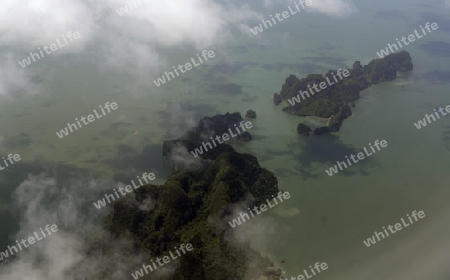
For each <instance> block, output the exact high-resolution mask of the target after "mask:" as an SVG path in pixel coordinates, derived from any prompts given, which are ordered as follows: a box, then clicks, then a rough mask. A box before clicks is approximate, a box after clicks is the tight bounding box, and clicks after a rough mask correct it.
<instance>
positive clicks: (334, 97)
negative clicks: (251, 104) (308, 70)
mask: <svg viewBox="0 0 450 280" xmlns="http://www.w3.org/2000/svg"><path fill="white" fill-rule="evenodd" d="M412 69H413V64H412V61H411V56H410V54H409V53H408V52H407V51H401V52H398V53H393V54H390V55H388V56H386V57H384V58H381V59H374V60H372V61H371V62H370V63H369V64H367V65H364V66H362V65H361V63H360V62H359V61H355V63H354V64H353V67H352V68H351V69H348V71H349V72H350V75H349V76H348V77H344V78H343V79H341V80H336V79H334V76H335V75H336V74H335V73H336V72H337V71H333V70H329V71H328V72H327V73H326V74H325V76H322V75H320V74H310V75H308V76H307V77H306V78H302V79H301V80H299V79H298V78H297V77H296V76H295V75H290V76H289V77H288V78H286V81H285V83H284V84H283V85H282V87H281V91H280V93H279V94H278V93H275V94H274V96H273V101H274V103H275V104H276V105H278V104H280V103H281V102H282V101H283V100H291V99H292V98H295V97H296V96H297V97H298V94H299V92H300V91H307V90H308V89H309V87H308V86H311V85H313V84H316V85H319V84H320V83H327V85H329V86H327V87H326V88H324V89H322V90H321V91H320V92H318V93H315V94H310V96H309V97H307V98H304V99H303V100H301V101H300V102H298V103H296V104H294V105H288V106H286V107H284V108H283V111H285V112H288V113H289V114H293V115H297V116H317V117H321V118H329V123H328V125H327V126H324V127H319V128H316V129H315V130H314V131H312V129H311V128H310V127H308V126H306V125H304V124H302V123H300V124H299V125H298V127H297V132H298V134H303V135H309V134H310V133H311V132H313V133H314V134H316V135H320V134H324V133H328V132H335V131H339V128H340V126H341V123H342V121H343V120H344V119H346V118H347V117H349V116H351V114H352V110H351V108H350V106H354V104H353V103H352V102H354V101H356V100H357V99H358V98H359V95H360V93H361V91H363V90H365V89H367V88H368V87H370V86H371V85H374V84H378V83H381V82H385V81H392V80H394V79H395V78H396V77H397V71H400V72H408V71H411V70H412ZM329 81H333V84H332V85H330V83H329ZM305 96H306V95H305ZM349 103H350V105H349Z"/></svg>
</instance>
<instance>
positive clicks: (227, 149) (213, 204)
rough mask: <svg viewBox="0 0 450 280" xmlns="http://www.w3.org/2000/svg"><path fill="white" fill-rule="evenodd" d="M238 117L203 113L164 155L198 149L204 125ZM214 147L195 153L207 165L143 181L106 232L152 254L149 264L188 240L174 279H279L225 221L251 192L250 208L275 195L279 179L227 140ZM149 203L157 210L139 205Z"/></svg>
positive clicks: (118, 206)
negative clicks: (152, 182) (189, 246)
mask: <svg viewBox="0 0 450 280" xmlns="http://www.w3.org/2000/svg"><path fill="white" fill-rule="evenodd" d="M239 118H240V115H239V117H237V116H236V115H234V114H231V115H229V114H227V115H221V117H217V116H215V117H213V118H204V119H202V120H201V121H200V123H199V125H198V126H197V128H195V129H192V130H190V131H189V132H187V133H186V134H185V135H184V136H183V137H182V139H183V140H172V141H166V142H165V143H164V147H165V148H164V149H165V150H164V153H165V154H166V155H170V154H171V153H172V149H173V148H174V147H175V146H176V145H184V144H187V145H192V146H196V145H198V144H199V143H198V141H200V140H201V138H200V137H199V135H200V134H201V133H205V132H206V131H205V130H207V129H206V127H209V128H212V129H218V128H220V127H222V129H225V128H227V127H228V126H229V125H230V124H231V122H236V121H239ZM176 141H178V142H176ZM213 150H214V151H215V152H214V153H211V154H209V155H203V156H202V157H199V158H197V159H198V160H199V161H205V159H207V161H208V163H207V164H206V166H205V167H204V168H203V169H202V170H195V171H192V170H189V169H184V168H183V169H182V170H178V171H175V172H173V173H172V174H171V175H170V176H169V178H168V179H167V182H166V183H165V184H164V185H161V186H155V185H146V186H142V187H140V188H139V189H137V190H135V198H133V197H132V196H127V197H124V198H123V199H121V200H118V201H116V202H115V203H114V204H112V207H113V211H111V213H110V214H109V215H108V216H107V218H106V219H105V221H104V227H105V229H106V230H108V231H109V232H110V233H111V236H112V238H113V239H114V238H120V237H125V236H126V237H127V239H129V240H131V241H133V243H134V244H135V250H136V252H139V253H143V254H144V255H148V259H147V260H146V261H147V262H146V264H148V263H149V261H150V257H153V258H154V257H155V256H161V255H164V254H167V253H168V252H169V251H170V250H171V249H172V248H174V247H175V246H179V245H180V244H181V243H185V244H187V243H191V244H192V245H193V247H194V250H193V251H192V252H188V253H186V254H185V255H182V256H181V257H180V258H178V259H177V260H174V261H173V262H178V264H179V266H178V268H177V269H176V270H175V272H174V274H173V275H172V276H171V277H170V278H169V279H180V280H181V279H205V280H206V279H208V280H209V279H216V280H221V279H223V280H225V279H258V277H259V276H260V275H265V276H266V277H268V276H269V275H272V278H270V279H279V278H276V277H278V276H280V275H281V270H279V269H276V268H274V267H273V263H272V262H271V261H270V260H269V259H267V258H265V257H262V256H261V254H260V253H258V252H256V251H254V250H253V249H252V248H251V247H250V246H249V244H247V243H239V244H238V243H234V241H231V240H233V239H231V238H230V236H231V234H232V231H233V230H236V229H233V228H231V227H230V226H229V225H228V221H229V220H230V219H231V217H228V218H227V216H228V215H230V214H231V211H232V209H231V205H232V204H234V203H238V202H243V201H245V200H246V198H247V196H248V195H249V194H251V195H252V196H253V198H254V201H253V203H252V205H250V207H253V205H260V204H261V203H263V202H265V200H266V199H269V198H271V195H273V194H276V193H278V182H277V178H276V177H275V176H274V175H273V173H272V172H270V171H268V170H266V169H264V168H262V167H260V165H259V164H258V160H257V159H256V157H254V156H252V155H249V154H239V153H237V152H236V151H234V149H233V148H232V147H231V146H229V145H227V144H221V145H219V146H218V147H217V148H215V149H213ZM189 156H190V157H192V156H191V155H189ZM192 158H193V157H192ZM149 200H150V201H151V204H152V210H147V211H145V210H141V208H140V207H139V204H145V202H146V201H147V202H148V201H149ZM232 217H233V218H234V216H232ZM249 222H250V221H248V222H247V223H249ZM146 277H148V278H146ZM152 277H154V276H152V275H151V274H149V275H148V276H145V277H143V278H142V279H155V278H152ZM267 279H268V278H267Z"/></svg>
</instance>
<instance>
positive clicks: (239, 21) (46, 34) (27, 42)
mask: <svg viewBox="0 0 450 280" xmlns="http://www.w3.org/2000/svg"><path fill="white" fill-rule="evenodd" d="M347 1H348V0H313V5H312V6H311V7H310V8H311V9H312V10H314V11H317V12H320V13H325V14H328V15H332V16H344V15H347V14H349V13H351V12H354V11H355V10H356V8H355V7H354V5H353V4H351V3H350V2H347ZM129 2H132V1H123V0H110V1H100V0H71V1H59V0H35V1H16V0H4V1H3V2H2V5H1V6H0V19H1V24H0V60H2V61H3V62H4V61H6V63H2V64H1V66H0V74H2V73H3V74H4V75H2V76H1V77H0V95H5V94H6V93H8V94H11V93H12V92H14V91H16V92H17V91H22V92H31V93H37V92H38V90H37V89H36V88H35V87H34V85H33V84H32V83H30V82H29V81H30V78H29V77H35V76H36V75H37V74H38V72H37V71H39V70H42V69H41V68H40V67H41V66H43V67H47V66H49V64H46V63H49V61H50V60H52V61H54V59H55V58H56V59H58V56H60V55H61V54H67V53H72V54H75V55H80V56H81V55H86V54H87V55H89V52H92V54H93V55H94V56H93V57H95V61H96V63H97V64H98V65H99V67H100V68H102V67H103V69H105V68H106V67H109V68H114V69H119V70H121V71H127V73H132V72H130V71H128V70H129V69H130V68H133V70H134V71H136V70H137V71H138V73H139V75H140V77H138V78H140V79H141V80H144V81H148V80H152V78H156V76H159V74H160V73H159V72H160V71H161V70H163V69H164V68H166V67H167V66H170V65H168V64H167V63H166V61H167V57H164V56H163V55H161V53H160V51H159V50H161V49H167V48H194V49H196V50H198V51H200V50H204V49H208V48H212V47H215V46H220V45H226V44H227V42H232V41H233V38H235V35H236V34H244V35H246V36H248V35H251V34H249V28H247V27H248V26H247V25H248V24H249V23H248V22H249V21H254V20H258V21H259V20H261V19H262V18H263V14H265V12H264V13H262V12H261V11H258V10H257V9H258V8H256V7H255V6H254V5H250V4H246V3H242V2H240V1H230V2H225V3H224V2H222V1H221V2H219V1H218V0H171V1H160V0H149V1H147V2H146V1H141V4H140V5H139V6H138V7H137V8H134V9H132V10H130V11H129V12H128V13H125V14H124V15H123V16H119V15H118V13H117V12H116V10H118V9H120V8H121V7H122V6H124V5H128V3H129ZM136 2H138V1H136ZM261 4H262V5H265V6H266V8H267V7H269V6H270V8H272V6H273V5H274V4H280V5H281V4H286V6H288V5H290V4H292V0H291V1H286V0H265V2H264V3H261ZM259 6H261V5H259ZM69 31H73V32H75V31H78V32H79V33H80V35H81V38H79V39H76V40H75V41H74V42H70V43H69V44H68V45H67V46H65V47H63V48H61V49H58V50H57V51H55V52H54V53H53V52H52V53H51V54H49V55H48V56H50V55H51V56H52V57H51V58H48V60H47V58H45V57H44V58H41V59H40V60H39V61H36V62H32V65H31V66H28V67H26V68H21V67H20V66H19V65H18V63H17V61H19V60H20V61H22V59H24V58H26V57H27V56H28V55H29V53H30V52H37V51H38V49H37V48H38V47H41V48H42V47H43V46H45V45H46V46H49V45H50V44H52V43H55V42H56V39H61V38H62V35H66V34H67V33H68V32H69ZM86 52H87V53H86ZM193 52H195V50H194V51H193ZM35 64H36V65H35ZM52 66H53V65H52ZM111 66H113V67H111ZM114 66H119V67H114ZM52 69H53V68H52ZM52 71H58V70H57V69H53V70H52ZM41 72H43V71H41ZM17 89H19V90H17Z"/></svg>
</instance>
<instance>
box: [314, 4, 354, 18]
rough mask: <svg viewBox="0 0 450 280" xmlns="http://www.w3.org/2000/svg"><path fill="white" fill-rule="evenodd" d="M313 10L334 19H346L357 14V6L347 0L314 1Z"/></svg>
mask: <svg viewBox="0 0 450 280" xmlns="http://www.w3.org/2000/svg"><path fill="white" fill-rule="evenodd" d="M312 3H313V4H312V6H310V7H309V8H308V9H311V10H313V11H315V12H319V13H323V14H326V15H330V16H334V17H345V16H348V15H350V14H353V13H355V12H357V8H356V6H355V5H354V4H353V3H352V2H350V1H347V0H312Z"/></svg>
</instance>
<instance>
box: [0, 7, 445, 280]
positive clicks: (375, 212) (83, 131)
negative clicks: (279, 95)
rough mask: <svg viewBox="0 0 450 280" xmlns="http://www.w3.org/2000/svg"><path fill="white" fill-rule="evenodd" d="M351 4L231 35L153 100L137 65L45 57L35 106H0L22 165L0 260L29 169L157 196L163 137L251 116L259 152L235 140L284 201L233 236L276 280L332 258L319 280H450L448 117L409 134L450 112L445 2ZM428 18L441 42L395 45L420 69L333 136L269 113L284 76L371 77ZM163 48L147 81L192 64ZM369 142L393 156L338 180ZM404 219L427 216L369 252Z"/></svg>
mask: <svg viewBox="0 0 450 280" xmlns="http://www.w3.org/2000/svg"><path fill="white" fill-rule="evenodd" d="M313 1H314V0H313ZM356 4H357V8H358V12H357V13H355V14H353V15H351V16H347V17H344V18H333V17H329V16H327V15H322V14H317V13H305V12H302V13H301V14H298V15H295V16H292V17H291V18H289V19H287V20H286V21H285V22H281V23H278V24H277V25H276V26H273V27H271V28H269V29H267V30H265V31H264V32H263V33H262V34H259V35H255V36H248V37H247V36H242V35H241V36H236V37H235V40H234V41H229V42H227V44H220V45H217V46H215V47H211V48H210V49H213V50H214V51H215V54H216V57H215V58H214V59H212V60H210V61H208V62H205V63H204V64H203V65H201V66H199V67H197V68H194V69H193V70H191V71H188V72H187V73H185V74H182V75H180V77H177V78H176V79H173V80H172V81H170V82H168V83H167V84H165V85H162V86H161V87H159V88H157V87H156V86H155V85H154V84H153V83H152V82H151V81H152V80H153V79H148V78H147V77H148V76H149V74H150V73H149V72H147V70H146V69H141V68H139V65H134V66H136V67H132V66H131V67H129V66H127V67H126V68H125V67H124V69H121V68H120V65H119V66H117V65H114V64H111V65H110V66H109V67H100V66H98V65H97V63H96V59H95V58H96V56H97V55H98V53H99V49H97V48H96V47H95V46H93V47H92V48H91V49H90V48H87V49H86V52H84V53H81V54H70V55H67V57H66V61H65V63H61V60H60V58H54V57H48V58H46V59H47V61H46V63H45V64H44V63H40V64H38V63H36V65H33V66H32V67H36V68H38V69H39V70H40V71H39V73H41V74H40V75H39V76H40V78H42V80H41V79H39V78H37V79H36V86H39V87H41V88H42V90H40V93H39V94H36V95H28V94H26V93H23V94H22V95H14V96H13V97H9V96H2V97H0V112H1V113H0V114H1V116H0V135H1V136H2V137H3V138H2V139H3V140H2V142H1V144H2V146H1V152H2V155H7V154H9V153H13V154H14V153H19V154H20V155H21V157H22V161H21V162H20V163H19V164H16V165H13V166H11V167H8V169H6V170H4V171H2V174H0V180H1V182H2V184H1V185H0V219H1V221H2V227H1V229H0V250H1V248H4V247H6V246H7V245H9V244H12V243H11V242H13V240H11V239H9V236H10V235H11V234H14V233H15V232H17V230H18V229H19V228H20V227H19V220H18V214H17V213H15V208H14V205H13V204H12V200H11V195H12V193H13V192H14V190H15V188H16V187H17V186H19V184H20V183H21V182H22V181H24V180H25V179H26V178H27V176H28V174H29V173H32V174H34V175H38V174H39V173H40V172H42V171H48V170H52V172H53V174H52V175H53V176H56V177H57V179H58V182H59V183H61V184H64V183H67V182H70V181H71V180H76V179H77V178H78V176H79V174H84V176H86V177H89V178H93V179H96V180H113V181H121V182H128V181H130V180H131V179H133V178H134V177H135V175H137V174H142V173H143V172H154V173H155V175H156V178H157V180H156V183H158V184H162V183H163V182H164V181H165V179H166V178H167V175H168V174H170V166H168V165H166V164H165V163H164V161H163V157H162V142H163V141H164V140H168V139H174V138H177V137H178V136H180V135H182V134H183V133H184V132H185V131H186V130H187V129H188V128H190V127H192V126H194V125H195V124H196V123H197V122H198V120H199V119H200V118H201V117H204V116H213V115H215V114H224V113H226V112H235V111H237V112H241V114H242V115H244V114H245V112H246V111H247V110H248V109H253V110H255V111H256V113H257V118H256V119H255V120H254V121H252V122H253V128H252V130H251V131H250V132H251V134H252V135H253V137H254V141H250V142H245V143H243V142H236V141H234V142H233V141H229V143H230V144H231V145H233V147H235V148H236V149H237V150H238V151H239V152H245V153H250V154H253V155H255V156H256V157H257V158H258V161H259V163H260V165H261V166H262V167H264V168H266V169H268V170H270V171H272V172H274V173H275V175H276V176H277V178H278V181H279V186H280V189H283V190H285V191H288V192H289V193H290V194H291V199H289V200H287V201H286V202H284V203H283V204H282V205H280V206H279V207H277V208H275V209H274V210H273V211H271V212H270V213H266V215H265V216H264V217H258V218H257V219H255V220H251V221H249V222H247V223H246V224H245V226H242V227H243V229H240V230H242V231H243V234H244V232H245V235H247V236H248V235H250V236H252V237H254V238H253V245H254V247H255V248H256V249H257V250H259V251H261V252H262V253H263V254H265V255H268V256H269V257H270V258H271V259H272V260H273V261H274V262H275V263H276V264H277V265H279V266H281V267H282V268H283V269H284V270H285V271H286V275H285V277H287V278H289V279H290V277H291V276H294V277H296V276H297V275H298V274H300V273H302V271H303V269H308V267H309V265H313V264H314V263H316V262H326V263H327V264H328V266H329V268H328V270H326V271H325V272H322V273H321V274H319V275H317V276H315V277H314V279H318V280H319V279H337V280H341V279H342V280H344V279H345V280H349V279H350V280H353V279H355V280H359V279H368V280H370V279H387V280H391V279H392V280H394V279H395V280H403V279H408V280H411V279H437V280H441V279H442V280H445V279H449V277H450V270H449V268H448V266H447V265H446V263H445V262H444V261H443V260H448V258H449V257H450V253H449V252H450V250H449V248H450V241H449V239H448V236H449V233H450V226H449V225H448V222H446V221H448V219H449V217H450V205H449V204H448V203H447V201H448V197H449V194H450V189H449V188H448V181H449V179H450V174H449V172H448V166H449V164H450V117H442V118H441V119H439V120H437V121H436V122H433V123H431V124H429V125H427V126H426V127H424V128H422V129H420V130H418V129H417V128H416V127H415V126H414V125H413V123H415V122H417V121H418V120H420V119H423V117H424V115H425V114H431V113H432V111H433V109H435V108H438V107H445V106H446V105H450V98H449V90H450V86H449V83H450V80H449V78H448V77H449V76H450V75H449V70H448V65H449V63H450V55H449V52H448V50H442V49H440V48H438V47H436V42H438V41H444V42H446V43H450V41H449V37H448V35H449V32H450V20H449V18H448V11H449V9H446V10H444V4H443V3H442V2H441V1H436V2H432V3H429V2H425V1H415V0H414V1H394V3H392V2H390V1H378V2H377V3H373V2H372V1H368V0H365V1H361V2H358V3H356ZM286 7H287V6H286V5H285V4H279V5H275V6H273V7H272V8H271V9H272V10H273V11H277V12H278V11H283V10H286ZM263 14H265V13H263ZM267 16H268V15H267ZM266 18H267V17H266ZM427 21H430V22H437V23H438V24H439V30H437V31H434V32H432V33H431V34H429V35H427V36H426V37H424V38H421V39H420V40H417V41H416V42H413V43H411V44H410V45H409V46H407V47H405V48H404V50H407V51H408V52H410V54H411V57H412V62H413V64H414V70H413V71H412V72H411V73H408V74H406V75H399V77H398V78H397V79H396V80H395V81H393V82H388V83H382V84H378V85H375V86H373V87H371V88H369V89H368V90H366V91H364V92H363V93H362V95H361V98H360V99H359V100H358V101H357V102H356V108H352V112H353V115H352V116H351V117H350V118H348V119H346V120H345V121H344V122H343V125H342V127H341V130H340V131H339V132H337V133H333V134H330V135H322V136H310V137H303V136H299V135H297V134H296V131H295V129H296V126H297V124H298V123H299V122H302V121H303V122H305V123H317V122H321V120H317V119H315V118H302V117H296V116H291V115H288V114H286V113H284V112H282V107H283V106H286V105H288V103H284V105H283V104H280V105H278V106H275V105H273V102H272V95H273V93H274V92H279V91H280V90H281V85H282V84H283V83H284V80H285V79H286V77H288V76H289V75H290V74H295V75H296V76H297V77H299V78H301V77H305V76H306V75H308V74H310V73H320V74H325V72H326V71H327V70H329V69H339V68H350V67H351V66H352V64H353V62H354V61H355V60H359V61H361V63H362V64H363V65H365V64H367V63H369V61H370V60H371V59H375V58H377V57H376V52H377V51H379V50H380V49H382V48H385V47H386V45H387V44H388V43H394V42H395V38H398V37H399V36H407V35H409V34H411V33H412V32H413V30H414V29H418V28H419V25H420V24H422V25H423V24H425V23H426V22H427ZM255 24H259V22H255ZM253 26H254V25H253ZM253 26H251V27H253ZM163 52H164V54H166V55H167V57H168V58H169V59H168V61H167V67H165V68H164V67H163V68H161V69H163V71H160V72H157V73H156V74H155V75H156V76H158V75H159V76H160V75H162V74H163V72H164V71H165V70H169V69H171V66H172V65H178V64H182V63H185V62H188V61H190V59H191V57H194V56H195V54H196V53H197V52H196V50H195V49H190V48H178V49H171V50H166V51H163ZM38 62H42V61H38ZM156 76H155V77H156ZM431 77H432V78H431ZM107 101H109V102H116V103H117V104H118V106H119V109H118V110H116V111H113V112H112V113H110V114H109V115H108V117H106V116H105V117H104V118H102V119H99V120H96V121H95V122H93V123H91V124H90V125H89V126H83V127H82V128H80V129H79V130H78V131H75V132H73V133H71V134H69V135H68V136H67V137H65V138H63V139H59V138H58V137H57V136H56V134H55V132H56V131H59V130H60V129H63V128H64V127H65V126H66V125H67V123H68V122H71V123H72V122H74V119H75V118H76V117H78V118H79V117H80V116H86V115H88V114H90V112H92V110H93V109H96V108H98V106H99V105H103V104H104V103H105V102H107ZM322 121H323V120H322ZM375 140H386V141H387V142H388V147H387V148H384V149H382V150H381V151H379V152H377V153H375V154H373V155H371V156H370V157H368V158H366V159H365V160H363V161H361V162H360V163H358V164H355V165H352V166H351V167H349V168H347V169H346V170H345V171H340V172H339V173H338V174H337V175H334V176H332V177H330V176H328V175H327V174H326V173H325V169H328V168H329V167H331V166H333V165H334V164H336V161H337V160H340V161H342V160H343V159H344V157H345V156H348V155H350V154H356V153H358V152H360V151H362V149H363V148H364V147H368V145H369V143H373V142H374V141H375ZM95 199H96V198H95V197H93V198H92V200H95ZM413 210H417V211H419V210H423V211H424V212H425V213H426V217H425V218H424V219H421V220H419V221H418V222H416V223H414V224H413V225H411V226H410V227H408V228H405V229H403V230H402V231H400V232H398V233H396V234H393V235H392V236H390V237H388V238H386V239H385V240H382V241H380V242H377V243H376V244H375V245H373V246H371V247H370V248H367V247H366V246H365V245H364V244H363V240H366V239H367V238H369V237H371V236H372V235H373V232H374V231H380V230H381V228H382V227H383V226H387V225H389V224H391V225H393V224H394V223H397V222H398V221H399V220H400V219H401V218H404V217H406V214H410V213H411V212H412V211H413ZM261 216H262V215H261ZM4 221H6V222H5V223H3V222H4ZM252 223H253V225H252ZM282 260H284V261H285V263H281V261H282Z"/></svg>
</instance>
